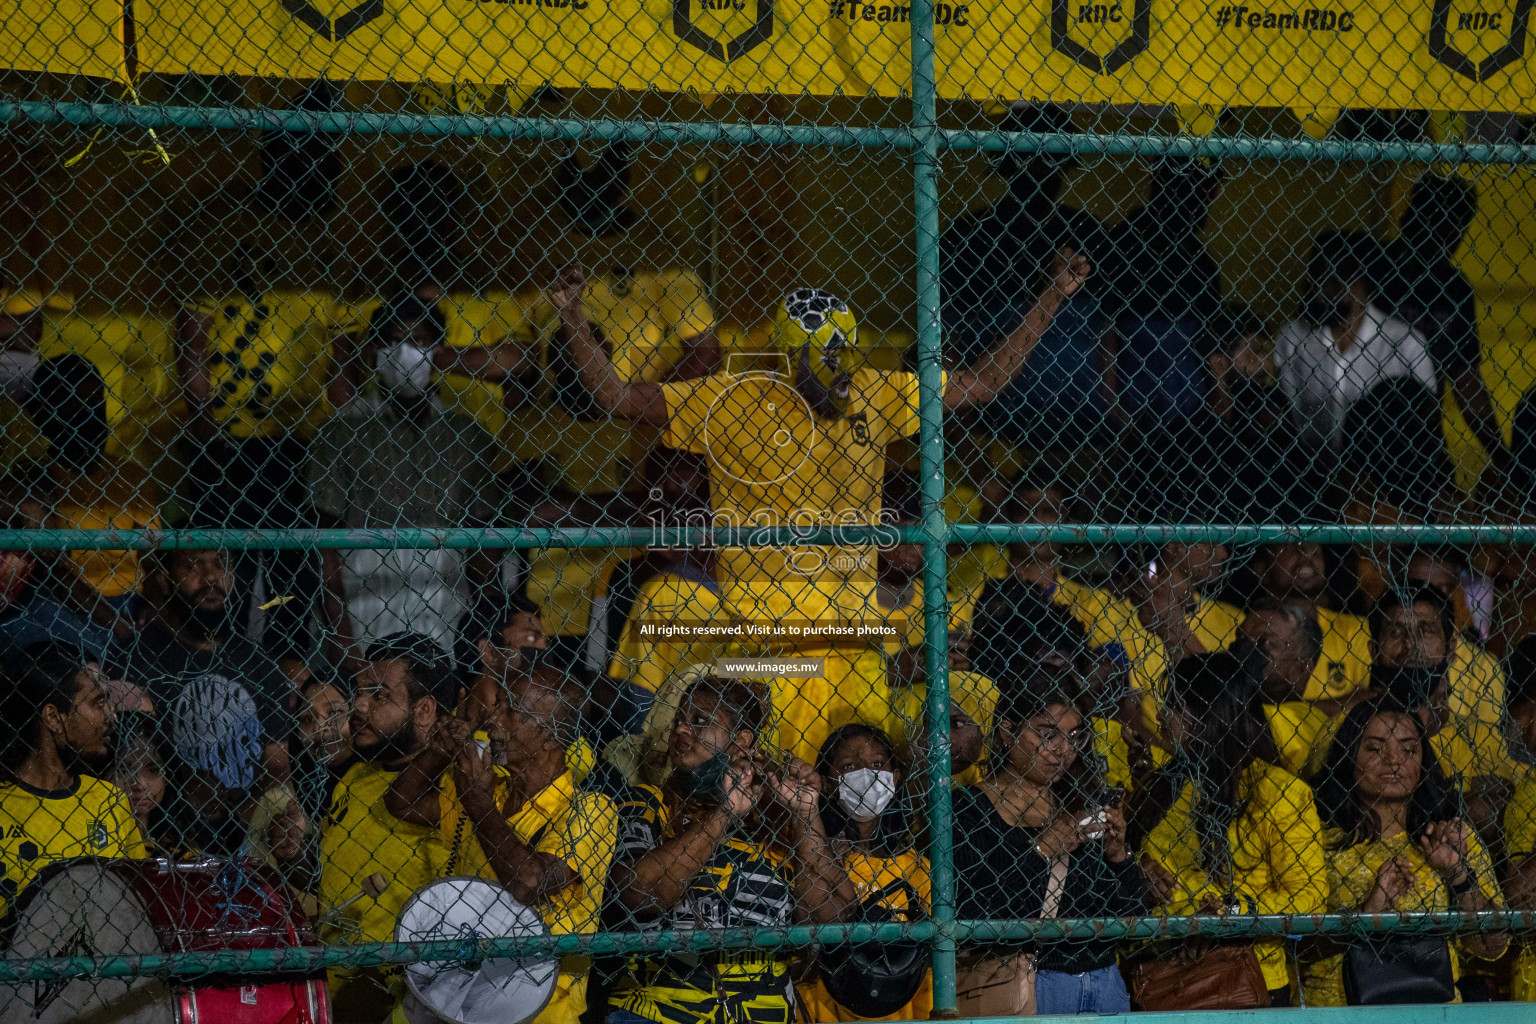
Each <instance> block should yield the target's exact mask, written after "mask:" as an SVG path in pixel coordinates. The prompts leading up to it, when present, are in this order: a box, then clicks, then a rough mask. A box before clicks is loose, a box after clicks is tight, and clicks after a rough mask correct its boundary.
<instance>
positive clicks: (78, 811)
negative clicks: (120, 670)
mask: <svg viewBox="0 0 1536 1024" xmlns="http://www.w3.org/2000/svg"><path fill="white" fill-rule="evenodd" d="M5 676H6V678H5V686H4V691H3V693H0V708H3V715H0V721H4V723H5V726H4V733H5V745H4V749H3V752H0V770H3V776H0V867H3V868H4V872H3V874H0V909H8V908H9V907H10V904H11V901H13V900H14V899H15V898H16V894H17V893H18V892H20V891H21V890H22V889H23V888H25V887H26V885H27V883H28V882H30V881H32V879H34V878H36V877H37V874H38V872H39V871H41V870H42V869H43V868H45V867H47V866H48V865H49V864H52V863H54V862H55V861H60V860H64V859H66V858H69V857H143V856H144V855H145V851H144V838H143V835H142V833H141V832H140V831H139V826H138V822H137V821H136V820H135V819H134V814H133V807H132V805H131V804H130V803H129V800H128V797H127V796H126V795H125V794H124V793H123V791H122V790H120V789H118V788H117V787H116V786H114V785H112V783H110V782H105V781H103V780H101V779H99V778H96V777H94V775H93V774H90V772H92V771H93V765H98V764H101V763H103V762H104V761H105V759H106V757H107V741H108V737H109V736H110V732H111V726H112V712H111V708H110V707H109V705H108V703H107V691H106V687H105V686H104V685H103V683H104V680H103V679H102V676H101V671H100V669H98V668H97V667H96V666H95V665H92V664H88V663H86V662H84V661H82V660H81V659H80V656H79V654H78V652H76V651H74V650H72V649H70V648H68V647H66V646H64V645H61V644H34V645H33V646H32V647H29V648H27V650H26V651H25V652H23V654H22V655H21V656H20V658H19V660H16V661H14V662H13V664H11V665H8V666H7V667H6V670H5Z"/></svg>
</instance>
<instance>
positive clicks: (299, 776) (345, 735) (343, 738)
mask: <svg viewBox="0 0 1536 1024" xmlns="http://www.w3.org/2000/svg"><path fill="white" fill-rule="evenodd" d="M295 717H296V719H297V721H296V723H295V727H294V732H293V737H292V739H291V740H290V741H289V744H288V747H289V755H290V757H291V760H292V764H293V776H292V778H293V782H292V785H293V791H294V794H295V795H296V796H297V797H298V800H299V810H300V811H301V812H302V814H303V815H304V817H305V818H306V819H308V820H309V821H310V822H316V823H318V822H322V821H324V819H325V813H326V810H327V808H329V807H330V806H331V801H332V799H333V798H334V797H335V793H336V787H337V785H339V784H340V782H341V780H342V779H343V778H344V777H345V776H346V774H347V772H348V771H349V770H350V769H351V767H352V765H353V764H354V763H355V762H356V760H357V756H356V753H355V752H354V751H353V749H352V723H351V717H352V702H351V701H350V700H349V699H348V698H347V694H346V692H345V691H344V690H343V688H342V684H341V683H340V682H327V681H326V680H324V679H319V678H316V679H311V680H310V681H309V682H308V683H306V684H305V685H304V687H303V689H302V690H300V692H299V710H298V714H297V715H296V716H295ZM304 841H305V842H304V846H305V848H304V851H303V854H302V857H301V859H302V861H303V865H302V870H301V871H295V872H294V873H292V874H290V876H289V879H290V881H292V882H293V883H294V885H295V887H296V888H299V889H303V890H309V889H312V888H313V887H314V884H315V882H317V881H318V879H319V874H320V834H319V828H318V826H317V827H315V828H311V829H309V830H308V831H307V832H306V833H305V836H304Z"/></svg>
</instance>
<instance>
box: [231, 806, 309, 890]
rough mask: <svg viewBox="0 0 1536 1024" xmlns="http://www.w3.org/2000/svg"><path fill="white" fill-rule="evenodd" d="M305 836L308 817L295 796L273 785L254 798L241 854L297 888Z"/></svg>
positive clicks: (307, 832) (306, 834) (305, 845)
mask: <svg viewBox="0 0 1536 1024" xmlns="http://www.w3.org/2000/svg"><path fill="white" fill-rule="evenodd" d="M309 834H310V827H309V818H308V817H307V816H306V815H305V814H304V808H303V806H302V805H301V804H300V803H299V797H298V794H296V793H294V791H293V789H292V788H291V787H289V786H273V787H272V788H271V789H269V790H267V791H266V792H265V793H263V794H262V795H261V797H260V798H258V799H257V801H256V806H255V807H254V808H253V809H252V811H251V824H250V827H249V828H247V829H246V836H245V846H244V850H243V852H245V853H246V854H247V855H248V856H250V857H251V858H252V859H253V860H255V861H256V862H257V863H260V864H265V865H267V866H268V867H270V868H272V869H274V870H275V871H277V872H278V874H280V875H282V876H283V879H284V880H285V881H287V882H288V884H289V885H290V886H293V887H294V888H296V889H297V888H299V886H298V885H297V884H296V883H298V882H299V881H300V880H301V878H302V877H303V876H302V875H301V874H300V872H301V870H302V868H303V860H304V852H305V848H306V847H307V846H308V839H309Z"/></svg>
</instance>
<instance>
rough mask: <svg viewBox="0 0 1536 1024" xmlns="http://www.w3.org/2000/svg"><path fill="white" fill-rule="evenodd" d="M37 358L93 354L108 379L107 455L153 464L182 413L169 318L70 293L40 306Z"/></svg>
mask: <svg viewBox="0 0 1536 1024" xmlns="http://www.w3.org/2000/svg"><path fill="white" fill-rule="evenodd" d="M37 354H38V356H39V357H40V358H43V359H51V358H53V357H54V356H60V355H65V354H74V355H78V356H81V357H83V358H85V359H88V360H90V362H91V364H92V365H93V366H95V367H96V370H97V372H99V373H100V374H101V377H102V381H103V382H104V383H105V385H106V398H107V426H108V428H109V429H110V431H111V433H110V435H109V438H108V441H107V455H108V456H109V457H110V458H113V459H119V460H125V461H129V462H135V463H138V464H139V465H141V466H143V467H144V468H146V469H150V470H153V469H155V468H156V466H157V464H158V463H159V462H160V460H161V458H162V457H163V456H164V455H165V454H166V451H167V449H168V448H169V446H170V444H171V443H172V442H173V441H174V440H175V439H176V433H177V429H178V423H177V421H178V419H179V418H180V417H181V416H182V415H183V414H184V413H185V409H186V407H185V405H184V404H183V403H182V401H181V391H180V378H179V377H178V376H177V371H176V336H175V328H174V324H173V323H172V321H171V319H170V318H169V317H166V316H161V315H159V314H158V313H154V312H149V311H138V310H127V309H122V308H118V307H112V308H107V309H103V308H94V307H91V306H87V305H85V304H81V303H76V302H75V301H74V300H73V299H70V298H69V297H67V296H55V297H54V298H53V299H51V300H50V301H49V302H48V303H47V305H45V307H44V311H43V320H42V332H41V336H40V337H39V339H38V349H37Z"/></svg>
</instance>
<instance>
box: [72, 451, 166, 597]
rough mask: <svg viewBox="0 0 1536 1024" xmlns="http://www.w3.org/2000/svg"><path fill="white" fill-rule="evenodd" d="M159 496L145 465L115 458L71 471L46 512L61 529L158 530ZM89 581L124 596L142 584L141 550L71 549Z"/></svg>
mask: <svg viewBox="0 0 1536 1024" xmlns="http://www.w3.org/2000/svg"><path fill="white" fill-rule="evenodd" d="M159 504H160V502H159V498H158V495H157V494H156V493H155V486H154V484H153V483H152V482H151V481H150V479H149V476H148V474H147V473H146V472H145V471H144V469H143V468H142V467H140V466H139V465H137V464H135V463H132V462H118V461H116V460H114V459H111V458H106V459H103V460H102V461H101V464H100V465H98V466H97V467H96V469H95V470H94V471H93V472H92V473H91V474H90V476H80V475H78V474H71V475H70V479H69V480H68V481H67V482H66V483H65V486H64V492H63V493H62V494H61V495H60V496H59V498H58V500H57V501H55V502H54V506H53V512H52V514H51V515H50V516H49V517H48V526H49V528H50V529H58V530H158V529H160V525H161V523H160V509H159ZM69 555H70V558H72V559H73V560H74V562H75V565H77V566H78V567H79V569H80V574H81V576H83V577H84V578H85V581H86V582H87V583H89V584H90V585H91V586H92V587H94V588H95V589H96V591H97V592H98V593H100V594H101V595H102V596H103V597H121V596H122V595H124V594H132V593H136V592H137V591H138V589H139V578H140V573H139V553H138V552H137V551H126V550H124V551H88V550H79V551H71V552H70V553H69Z"/></svg>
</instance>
